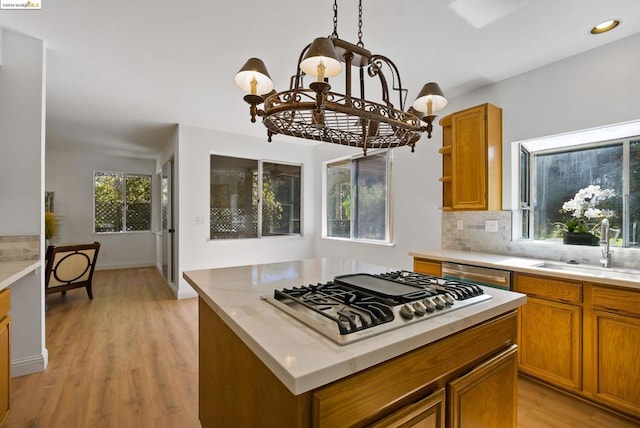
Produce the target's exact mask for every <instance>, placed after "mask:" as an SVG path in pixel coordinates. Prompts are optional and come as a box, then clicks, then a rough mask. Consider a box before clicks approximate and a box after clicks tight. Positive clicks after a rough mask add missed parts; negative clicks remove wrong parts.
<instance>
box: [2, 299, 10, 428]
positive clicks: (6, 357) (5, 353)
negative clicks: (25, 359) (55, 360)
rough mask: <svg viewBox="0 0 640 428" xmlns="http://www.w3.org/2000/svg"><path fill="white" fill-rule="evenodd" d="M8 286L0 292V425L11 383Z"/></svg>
mask: <svg viewBox="0 0 640 428" xmlns="http://www.w3.org/2000/svg"><path fill="white" fill-rule="evenodd" d="M10 293H11V292H10V290H9V289H8V288H5V289H4V290H3V291H2V292H0V426H2V424H3V423H4V420H5V418H6V417H7V414H9V387H10V383H11V330H10V326H11V318H10V317H9V309H10V308H11V294H10Z"/></svg>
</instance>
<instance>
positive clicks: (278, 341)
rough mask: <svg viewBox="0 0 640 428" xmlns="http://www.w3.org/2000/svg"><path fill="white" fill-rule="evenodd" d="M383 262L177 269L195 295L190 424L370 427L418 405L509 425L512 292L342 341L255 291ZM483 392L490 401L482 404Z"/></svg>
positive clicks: (431, 414)
mask: <svg viewBox="0 0 640 428" xmlns="http://www.w3.org/2000/svg"><path fill="white" fill-rule="evenodd" d="M391 270H393V269H389V268H386V267H382V266H376V265H371V264H367V263H361V262H355V261H349V260H337V259H309V260H301V261H291V262H282V263H273V264H264V265H252V266H240V267H230V268H219V269H206V270H198V271H190V272H185V273H184V278H185V279H186V280H187V282H189V284H191V285H192V286H193V287H194V289H195V290H196V291H197V293H198V295H199V341H200V342H199V345H200V351H199V353H200V355H199V370H200V384H199V389H200V394H199V407H200V420H201V423H202V425H203V426H204V427H209V426H291V427H294V426H299V427H305V426H349V425H372V424H375V423H376V422H377V421H384V423H385V424H386V423H387V422H389V421H392V420H396V419H394V418H412V417H413V416H411V415H418V416H417V417H421V416H420V415H423V416H424V419H425V420H429V421H431V420H433V426H444V423H445V419H446V421H447V422H448V425H450V426H456V425H460V423H461V422H460V418H464V417H475V418H483V420H489V421H490V420H492V419H491V418H492V417H493V418H495V417H500V418H503V419H501V420H507V421H509V423H510V424H511V423H513V426H515V404H516V402H515V400H516V397H515V393H516V389H515V387H516V369H517V366H516V364H515V352H516V350H517V347H516V346H515V345H514V344H515V342H516V340H515V338H516V334H517V324H516V315H515V310H516V309H517V308H518V307H519V306H520V305H522V304H524V303H525V301H526V297H525V296H524V295H522V294H518V293H512V292H508V291H503V290H493V289H491V290H490V291H489V290H487V294H490V295H491V297H492V299H490V300H488V301H486V302H482V303H478V304H476V305H472V306H468V307H464V308H461V309H459V310H456V311H452V312H449V313H446V314H442V315H441V316H438V317H434V318H431V319H429V320H425V321H423V322H418V323H414V324H410V325H406V326H404V327H402V328H399V329H397V330H393V331H391V332H388V333H384V334H380V335H378V336H374V337H371V338H368V339H364V340H361V341H357V342H354V343H350V344H348V345H343V346H341V345H338V344H336V343H334V342H333V341H331V340H329V339H327V338H326V337H325V336H323V335H321V334H319V333H317V332H316V331H315V330H313V329H311V328H309V327H307V326H305V325H304V324H302V323H300V322H298V321H297V320H295V319H294V318H292V317H291V316H290V315H288V314H286V313H285V312H283V311H281V310H280V309H279V308H276V307H274V306H273V305H270V304H269V303H267V302H265V301H264V300H262V299H261V296H265V295H272V294H273V291H274V290H275V289H282V288H288V287H293V286H298V285H306V284H316V283H324V282H326V281H331V280H333V278H334V277H336V276H338V275H343V274H348V273H380V272H386V271H391ZM478 376H480V379H487V380H488V382H478V379H477V377H478ZM475 385H480V387H478V388H474V387H473V386H475ZM487 388H488V389H487ZM487 391H489V392H490V393H496V394H498V395H497V397H498V398H499V399H496V400H491V401H490V402H487V400H485V399H484V397H486V396H487V395H486V393H487ZM479 399H481V400H479ZM473 401H478V402H477V403H476V405H475V406H473V405H472V404H473ZM462 402H465V403H466V404H465V406H464V409H461V408H460V406H459V404H460V403H462ZM456 403H457V404H456ZM445 411H446V412H447V414H446V417H445ZM465 412H466V413H465ZM487 418H489V419H487ZM397 420H400V419H397ZM408 420H411V419H408ZM416 420H417V419H416ZM456 421H458V422H457V424H456ZM503 426H505V425H503Z"/></svg>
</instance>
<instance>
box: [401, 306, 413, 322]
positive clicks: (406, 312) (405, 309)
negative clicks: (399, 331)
mask: <svg viewBox="0 0 640 428" xmlns="http://www.w3.org/2000/svg"><path fill="white" fill-rule="evenodd" d="M400 316H401V317H402V318H405V319H408V320H410V319H412V318H413V309H411V306H409V305H408V304H404V305H402V307H401V308H400Z"/></svg>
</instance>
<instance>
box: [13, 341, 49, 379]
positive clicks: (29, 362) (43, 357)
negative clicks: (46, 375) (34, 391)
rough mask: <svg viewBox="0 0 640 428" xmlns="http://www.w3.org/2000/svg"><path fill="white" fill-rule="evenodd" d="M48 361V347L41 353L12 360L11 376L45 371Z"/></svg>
mask: <svg viewBox="0 0 640 428" xmlns="http://www.w3.org/2000/svg"><path fill="white" fill-rule="evenodd" d="M48 363H49V351H47V348H43V349H42V354H40V355H30V356H28V357H23V358H17V359H15V360H11V377H18V376H24V375H28V374H32V373H38V372H43V371H44V369H46V368H47V364H48Z"/></svg>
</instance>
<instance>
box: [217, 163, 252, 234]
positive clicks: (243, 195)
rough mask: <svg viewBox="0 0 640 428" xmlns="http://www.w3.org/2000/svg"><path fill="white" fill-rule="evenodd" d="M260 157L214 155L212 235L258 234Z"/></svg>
mask: <svg viewBox="0 0 640 428" xmlns="http://www.w3.org/2000/svg"><path fill="white" fill-rule="evenodd" d="M257 178H258V161H257V160H250V159H239V158H232V157H227V156H216V155H212V156H211V195H210V201H211V202H210V209H211V212H210V219H211V230H210V237H211V239H233V238H257V237H258V197H257V190H258V189H257V185H258V180H257Z"/></svg>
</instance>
